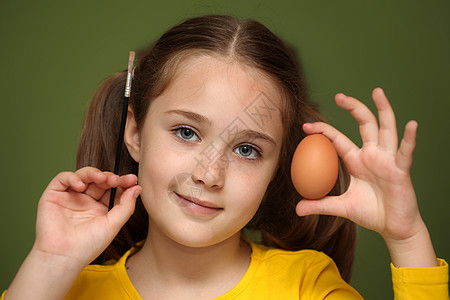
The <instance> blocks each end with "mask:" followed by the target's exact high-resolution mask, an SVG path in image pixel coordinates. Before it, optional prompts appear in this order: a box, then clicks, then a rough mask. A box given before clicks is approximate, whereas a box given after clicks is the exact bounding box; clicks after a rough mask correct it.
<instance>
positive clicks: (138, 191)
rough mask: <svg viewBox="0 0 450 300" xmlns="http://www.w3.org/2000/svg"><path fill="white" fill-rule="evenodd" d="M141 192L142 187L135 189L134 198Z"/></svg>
mask: <svg viewBox="0 0 450 300" xmlns="http://www.w3.org/2000/svg"><path fill="white" fill-rule="evenodd" d="M140 193H141V190H140V189H138V190H135V191H134V194H133V196H134V198H137V197H138V196H139V194H140Z"/></svg>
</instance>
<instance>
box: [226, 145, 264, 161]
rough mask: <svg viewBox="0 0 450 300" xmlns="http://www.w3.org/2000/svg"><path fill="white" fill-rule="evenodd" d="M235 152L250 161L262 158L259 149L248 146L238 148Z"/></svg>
mask: <svg viewBox="0 0 450 300" xmlns="http://www.w3.org/2000/svg"><path fill="white" fill-rule="evenodd" d="M233 152H234V153H236V154H238V155H240V156H242V157H244V158H245V159H249V160H256V159H259V158H261V157H262V155H261V151H260V150H259V149H257V148H256V147H255V146H252V145H247V144H244V145H240V146H238V147H236V148H235V149H234V150H233Z"/></svg>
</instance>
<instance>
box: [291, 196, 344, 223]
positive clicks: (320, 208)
mask: <svg viewBox="0 0 450 300" xmlns="http://www.w3.org/2000/svg"><path fill="white" fill-rule="evenodd" d="M295 211H296V213H297V215H299V216H300V217H302V216H308V215H330V216H338V217H344V218H348V216H347V211H346V209H345V205H344V204H343V203H342V200H341V198H340V197H339V196H329V197H324V198H322V199H318V200H310V199H303V200H300V202H299V203H297V206H296V208H295Z"/></svg>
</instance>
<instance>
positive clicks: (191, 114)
mask: <svg viewBox="0 0 450 300" xmlns="http://www.w3.org/2000/svg"><path fill="white" fill-rule="evenodd" d="M166 114H177V115H181V116H183V117H185V118H188V119H190V120H193V121H196V122H197V123H201V124H206V125H208V126H211V124H212V122H211V121H210V120H209V119H208V118H207V117H205V116H202V115H200V114H197V113H195V112H192V111H186V110H180V109H172V110H169V111H166Z"/></svg>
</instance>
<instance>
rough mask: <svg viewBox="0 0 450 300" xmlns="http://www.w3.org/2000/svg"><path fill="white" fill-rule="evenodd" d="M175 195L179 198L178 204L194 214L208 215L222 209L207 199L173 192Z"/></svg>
mask: <svg viewBox="0 0 450 300" xmlns="http://www.w3.org/2000/svg"><path fill="white" fill-rule="evenodd" d="M175 195H177V197H178V199H179V200H180V201H179V205H180V206H181V207H182V208H184V209H185V210H187V211H188V212H189V213H191V214H194V215H199V216H209V215H213V214H216V213H217V212H219V211H221V210H222V208H221V207H219V206H218V205H216V204H214V203H211V202H208V201H204V200H200V199H197V198H195V197H191V196H185V195H180V194H178V193H175Z"/></svg>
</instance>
